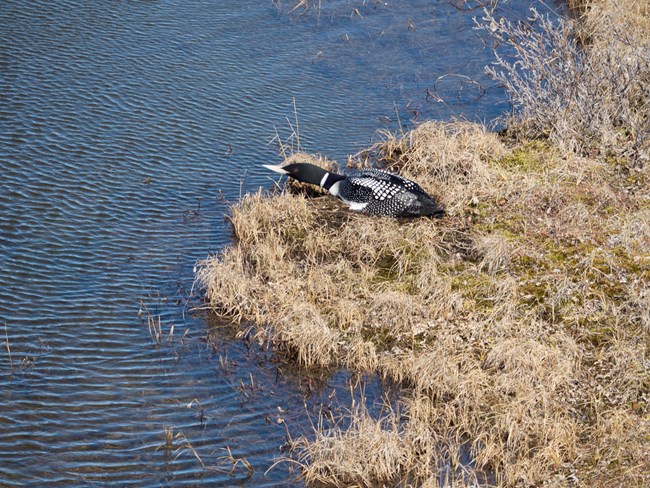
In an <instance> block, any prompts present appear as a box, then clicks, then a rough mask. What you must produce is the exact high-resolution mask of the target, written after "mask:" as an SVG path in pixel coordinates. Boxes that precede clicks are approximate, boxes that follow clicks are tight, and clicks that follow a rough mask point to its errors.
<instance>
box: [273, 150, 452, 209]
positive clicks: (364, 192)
mask: <svg viewBox="0 0 650 488" xmlns="http://www.w3.org/2000/svg"><path fill="white" fill-rule="evenodd" d="M264 167H265V168H268V169H270V170H272V171H275V172H277V173H282V174H285V175H288V176H290V177H291V178H294V179H296V180H298V181H301V182H303V183H311V184H312V185H318V186H320V187H322V188H324V189H326V190H327V191H328V192H330V193H331V194H332V195H334V196H336V197H338V198H339V199H341V200H342V201H343V202H345V203H346V204H348V206H349V207H350V209H351V210H356V211H358V212H363V213H367V214H373V215H385V216H388V217H420V216H432V217H442V216H443V215H444V213H445V211H444V209H443V208H442V207H441V206H440V205H438V203H436V201H435V200H434V199H433V198H432V197H430V196H429V195H428V194H427V192H425V191H424V190H423V189H422V188H421V187H420V185H418V184H417V183H415V182H414V181H411V180H409V179H408V178H404V177H403V176H399V175H396V174H395V173H391V172H389V171H385V170H381V169H375V168H369V169H361V170H357V171H354V172H351V173H349V174H339V173H332V172H330V171H326V170H324V169H323V168H320V167H319V166H316V165H314V164H309V163H292V164H288V165H287V166H274V165H270V164H265V165H264Z"/></svg>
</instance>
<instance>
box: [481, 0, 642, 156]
mask: <svg viewBox="0 0 650 488" xmlns="http://www.w3.org/2000/svg"><path fill="white" fill-rule="evenodd" d="M628 3H632V2H628ZM605 4H606V5H605ZM638 8H639V9H641V8H642V7H640V6H639V7H638ZM645 11H646V14H647V7H645ZM625 12H629V11H627V10H626V9H621V8H619V5H618V4H617V3H616V2H612V1H610V2H605V1H603V2H593V4H590V7H589V9H588V13H587V14H585V19H586V20H585V21H582V22H578V21H576V20H573V19H567V18H560V19H558V20H556V21H551V20H550V19H549V18H548V17H546V16H544V15H541V14H539V13H538V12H537V11H536V10H534V9H532V10H531V15H530V18H529V19H527V21H524V22H517V23H512V22H510V21H507V20H504V19H500V20H497V19H495V18H494V17H493V15H492V14H491V13H490V12H489V11H488V10H485V17H484V18H483V20H482V22H480V23H478V24H477V26H478V28H479V29H482V30H484V31H486V32H487V33H488V35H489V36H490V37H491V38H493V39H494V41H495V46H496V47H495V55H496V62H495V64H494V65H493V66H490V67H488V68H486V71H487V73H488V74H489V75H490V76H491V77H493V78H494V79H495V80H497V81H499V82H500V83H501V84H502V85H503V86H504V87H505V89H506V92H507V93H508V94H509V96H510V98H511V101H512V105H513V114H512V116H511V117H510V118H509V119H508V121H507V125H508V127H509V129H510V130H511V133H514V134H517V135H520V136H523V137H524V138H532V137H548V138H550V140H551V141H552V142H553V143H555V144H558V145H560V146H561V147H563V148H568V149H571V150H574V151H576V152H579V153H583V154H596V153H600V154H603V155H607V154H615V155H616V156H618V157H625V158H627V159H629V160H630V161H632V162H634V163H635V164H638V161H647V160H648V158H650V153H649V151H650V129H649V127H650V37H649V36H648V35H647V34H644V35H640V34H638V35H635V33H636V32H637V31H636V30H634V29H631V28H630V22H629V21H628V20H629V19H632V18H635V17H634V16H632V15H626V14H625ZM640 18H641V19H643V17H640ZM645 19H646V20H645V21H640V22H644V24H645V25H646V26H648V25H650V21H648V20H647V19H648V17H647V15H646V17H645ZM638 32H644V30H643V29H639V30H638ZM580 39H583V40H587V41H588V45H586V46H585V45H584V44H583V45H581V44H580V42H579V41H580Z"/></svg>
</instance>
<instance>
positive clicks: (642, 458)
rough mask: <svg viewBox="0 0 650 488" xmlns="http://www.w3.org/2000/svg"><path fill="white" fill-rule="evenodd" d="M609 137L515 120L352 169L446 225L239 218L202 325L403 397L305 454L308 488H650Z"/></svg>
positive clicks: (384, 150) (328, 205)
mask: <svg viewBox="0 0 650 488" xmlns="http://www.w3.org/2000/svg"><path fill="white" fill-rule="evenodd" d="M585 11H587V12H588V10H585ZM582 22H583V25H586V26H592V25H593V24H590V23H589V22H591V21H589V19H588V18H585V19H584V20H583V21H582ZM590 28H592V27H590ZM598 32H602V31H595V30H592V31H590V38H591V39H592V41H591V42H592V44H591V45H590V46H591V47H587V49H598V48H599V47H598V43H597V42H596V41H597V35H596V34H597V33H598ZM639 39H640V38H639ZM639 42H641V41H639ZM608 49H609V47H608ZM586 66H589V65H588V64H587V65H586ZM646 74H647V73H645V74H644V73H643V72H642V73H641V75H642V76H645V75H646ZM511 88H512V90H517V87H516V86H513V87H511ZM626 93H627V95H626V96H628V95H629V98H628V101H629V104H628V105H629V107H631V109H630V110H632V109H635V110H632V112H634V113H633V114H632V115H631V117H641V119H642V118H643V117H646V119H645V120H648V119H647V103H648V100H647V99H643V96H644V95H643V93H638V92H626ZM513 95H517V93H513ZM635 100H636V101H635ZM625 103H627V102H625ZM635 103H636V104H637V105H634V104H635ZM644 104H645V105H644ZM635 107H636V108H635ZM601 108H602V107H601ZM626 110H627V109H626ZM644 110H645V111H646V112H645V115H644V112H643V111H644ZM632 112H630V113H632ZM567 113H568V112H567ZM571 113H573V112H571ZM641 119H638V118H629V119H625V120H630V121H638V120H641ZM540 120H542V119H540ZM610 120H611V121H612V122H611V124H612V125H611V127H609V130H613V131H615V132H617V134H618V135H616V136H615V137H612V138H608V137H604V136H603V134H605V133H606V132H605V131H604V129H603V131H594V132H590V133H589V136H588V138H586V139H583V140H579V141H577V142H576V140H573V139H571V135H572V134H573V132H569V133H568V134H567V138H566V139H562V134H561V133H560V132H556V133H554V132H553V130H551V129H547V130H544V131H540V130H539V126H536V125H534V124H531V123H529V120H527V119H525V118H522V116H521V115H518V116H517V117H516V118H513V119H511V120H510V122H509V131H508V133H507V134H506V135H497V134H494V133H490V132H488V131H486V130H485V129H484V128H483V127H481V126H478V125H474V124H468V123H462V124H461V123H453V124H452V123H447V124H443V123H433V122H429V123H425V124H422V125H420V126H419V127H417V128H416V129H414V130H413V131H411V132H409V133H407V134H406V135H404V136H401V137H394V136H392V135H390V134H386V135H385V138H384V140H383V142H381V143H380V144H377V145H376V146H375V147H373V148H371V149H369V151H368V153H367V154H365V155H361V156H360V159H359V160H357V161H355V162H354V163H355V164H368V162H367V160H369V159H372V160H373V162H374V163H376V164H379V165H381V166H384V167H387V168H389V169H393V170H395V171H398V172H399V173H400V174H402V175H404V176H407V177H410V178H412V179H415V180H417V181H418V182H419V183H420V184H421V185H422V186H423V187H424V188H425V190H427V191H428V192H430V193H431V194H434V195H437V196H438V197H439V199H440V200H441V202H442V203H443V204H444V205H445V207H446V208H447V210H448V216H447V217H446V218H444V219H442V220H436V221H432V220H422V219H421V220H412V221H406V222H399V221H395V220H392V219H385V218H372V217H368V216H363V215H358V214H353V213H351V212H349V211H347V210H345V209H344V208H343V206H342V205H341V204H339V203H338V202H336V201H334V200H333V199H332V198H329V197H327V196H324V197H321V196H319V195H318V194H317V193H313V192H310V191H309V190H306V189H305V188H302V187H291V188H290V189H289V190H288V191H286V192H284V193H282V194H280V195H272V194H268V193H265V192H263V191H260V192H258V193H256V194H253V195H247V196H245V197H244V198H243V199H242V200H241V201H240V202H239V203H237V204H236V205H234V206H233V207H232V211H231V216H230V218H231V221H232V225H233V229H234V233H235V236H236V238H237V239H236V243H234V244H233V245H232V246H230V247H229V248H227V249H225V250H224V251H223V252H222V253H220V254H219V255H217V256H214V257H211V258H209V259H207V260H205V261H204V262H203V263H202V266H201V267H200V269H199V271H198V276H197V277H198V280H199V281H200V283H201V284H202V286H204V287H205V288H206V290H207V297H208V300H209V305H210V306H211V308H213V309H214V310H215V312H217V313H219V314H221V315H224V316H227V317H228V318H231V319H235V320H238V321H240V322H241V323H242V324H243V325H244V326H245V327H252V331H253V333H254V334H255V336H256V337H257V339H259V340H260V341H263V342H271V343H273V344H274V346H275V347H277V348H279V349H284V350H286V351H288V352H289V353H290V354H291V355H292V356H293V357H294V358H295V360H296V361H298V362H300V363H301V364H304V365H309V366H337V367H346V368H350V369H352V370H358V371H368V372H377V373H378V374H380V375H381V376H382V377H383V378H385V379H386V380H388V381H391V382H394V383H396V384H398V385H400V386H401V387H402V389H403V391H402V395H401V399H400V401H399V405H398V406H396V407H395V406H393V407H392V408H388V409H387V410H386V411H385V413H384V415H383V416H382V417H381V418H379V419H376V418H373V417H371V416H370V415H369V414H368V413H367V411H366V410H365V409H364V408H363V406H357V407H356V408H355V409H353V411H352V413H351V418H350V419H349V422H346V423H345V425H346V427H345V428H333V429H324V428H317V429H316V431H315V432H314V435H313V436H312V437H310V438H309V439H301V440H300V441H298V442H297V443H296V445H295V451H294V453H293V457H294V459H295V460H297V461H298V462H299V463H301V465H302V474H303V476H304V477H305V479H306V480H307V481H309V482H325V483H328V484H331V485H335V486H348V485H356V486H381V484H382V483H384V484H388V485H400V486H406V485H408V484H412V485H417V486H438V485H443V484H445V483H447V484H450V483H453V484H455V485H457V486H465V485H467V484H469V483H471V482H472V481H473V480H474V479H475V477H478V478H479V479H481V478H482V477H483V475H482V473H487V474H486V475H485V476H486V477H487V478H488V479H489V480H491V481H492V482H493V483H495V484H498V485H505V486H516V485H539V484H548V485H557V486H564V485H566V484H570V483H572V482H577V483H578V484H579V485H581V486H618V485H621V484H624V483H625V484H631V485H633V486H634V485H636V486H641V485H643V484H644V482H645V483H647V482H648V481H649V480H648V476H649V473H648V465H649V463H650V459H649V453H648V447H647V446H648V442H649V439H650V426H649V422H648V413H649V412H648V395H649V392H650V375H649V372H648V370H649V367H650V366H649V359H648V348H649V338H650V287H649V285H648V284H649V283H650V197H649V195H650V179H649V178H650V174H649V172H650V165H649V164H648V162H647V159H646V153H645V152H644V151H645V150H646V148H647V146H646V145H645V142H644V141H645V140H644V134H643V130H644V126H643V125H639V126H634V127H632V126H631V125H629V126H622V125H620V124H621V123H624V122H625V120H623V119H620V118H616V117H612V118H611V119H610ZM602 121H603V122H602V124H605V123H606V119H605V118H603V119H602ZM635 123H636V122H635ZM617 124H619V125H617ZM603 127H604V125H603ZM634 131H637V132H634ZM621 133H623V134H626V137H623V136H621V135H620V134H621ZM630 141H632V142H630ZM628 143H629V144H628ZM619 149H620V150H619ZM371 157H372V158H371ZM294 160H300V161H305V160H306V161H311V162H316V163H317V164H321V165H328V164H332V163H331V162H328V161H324V160H321V159H319V158H318V157H316V156H312V155H307V154H298V155H293V156H291V157H290V158H289V159H288V161H287V162H289V161H294ZM468 450H469V454H470V457H471V458H472V462H471V468H470V469H468V468H467V462H461V460H462V459H463V458H464V457H466V456H467V453H468Z"/></svg>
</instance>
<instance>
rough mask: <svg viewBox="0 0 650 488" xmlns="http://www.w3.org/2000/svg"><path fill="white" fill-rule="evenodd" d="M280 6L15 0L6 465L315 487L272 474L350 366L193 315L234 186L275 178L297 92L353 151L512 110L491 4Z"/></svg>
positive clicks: (1, 185)
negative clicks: (488, 72) (489, 26)
mask: <svg viewBox="0 0 650 488" xmlns="http://www.w3.org/2000/svg"><path fill="white" fill-rule="evenodd" d="M281 3H282V6H281V7H278V5H277V2H269V1H268V0H264V1H262V0H241V1H237V2H213V1H207V0H196V1H189V2H188V1H177V0H168V1H155V2H154V1H129V2H127V1H116V2H78V1H72V0H60V1H57V2H46V1H42V0H40V1H31V2H27V1H24V0H22V1H19V0H4V1H3V2H2V4H1V5H0V337H1V338H2V339H3V340H2V347H1V348H0V399H1V401H0V485H2V486H65V487H69V486H104V485H107V486H108V485H113V486H184V485H196V484H198V483H209V484H210V486H232V485H233V484H241V485H244V486H301V482H300V481H299V480H297V479H296V472H295V470H294V471H292V470H291V466H290V465H287V464H284V465H280V466H278V467H276V468H274V469H272V470H271V471H269V472H268V473H266V471H267V470H268V468H269V467H270V466H271V465H272V464H273V462H274V460H275V459H276V458H277V457H278V456H280V455H281V454H282V452H281V450H280V448H281V446H283V444H284V443H285V440H286V435H287V430H286V429H287V426H288V427H289V429H290V431H291V432H292V435H294V436H297V435H299V434H300V433H302V432H309V425H310V418H309V415H307V412H313V411H315V409H316V407H317V406H318V405H319V402H320V401H321V400H322V399H323V398H327V397H328V395H329V394H330V393H331V391H338V392H339V396H340V397H341V398H345V393H344V392H345V391H346V390H347V387H346V383H347V381H348V375H347V374H345V373H344V372H333V373H330V374H326V375H325V376H324V377H319V376H318V375H316V374H314V373H313V372H305V371H300V369H299V368H298V369H291V368H288V367H286V365H285V364H284V363H283V362H282V361H281V359H280V358H277V357H276V356H275V355H273V354H272V352H269V351H261V350H259V349H258V348H256V347H255V346H254V345H252V344H248V343H247V342H246V341H242V340H239V339H235V337H234V333H233V331H232V330H231V329H230V328H229V327H227V326H219V327H217V326H215V325H214V324H211V323H210V322H209V321H207V320H206V318H205V317H204V316H203V315H201V314H198V315H197V314H192V313H190V312H189V309H190V308H191V307H192V306H193V305H196V304H197V302H196V301H195V300H194V299H193V297H194V295H195V292H196V290H192V281H193V272H192V268H193V266H194V264H195V262H196V261H197V260H198V259H202V258H204V257H206V256H207V255H208V254H209V253H213V252H216V251H217V250H219V249H220V248H222V247H223V246H225V245H227V244H228V243H229V242H231V239H232V236H231V232H230V229H229V227H228V224H227V221H225V220H224V217H223V216H224V214H225V213H227V210H228V203H229V202H233V201H236V200H237V199H238V198H239V197H240V195H241V194H243V193H245V192H248V191H255V190H256V189H257V188H259V187H260V186H264V187H271V186H272V183H271V181H270V180H269V179H268V176H269V175H268V174H267V173H266V172H265V171H262V170H260V164H262V163H269V162H278V161H279V156H278V153H277V145H276V144H275V143H272V142H271V141H272V139H273V138H274V136H275V135H276V132H277V134H279V135H280V137H282V138H284V139H286V138H287V137H288V136H289V134H290V133H291V129H290V126H289V124H290V123H291V124H292V125H294V126H295V114H294V104H295V111H296V112H297V117H298V121H299V127H298V128H299V131H300V143H301V148H302V149H304V150H307V151H310V152H320V153H322V154H324V155H327V156H329V157H331V158H335V159H338V160H339V161H341V162H342V161H343V160H344V159H345V158H346V156H347V155H348V154H353V153H355V152H356V151H358V150H359V149H362V148H364V147H367V146H368V145H369V144H370V143H372V142H373V140H375V139H376V137H377V136H375V132H376V131H377V130H378V129H381V128H389V129H391V130H393V131H399V130H404V129H407V128H409V127H412V126H413V125H414V124H415V123H417V121H419V120H424V119H427V118H437V119H449V118H450V117H458V118H466V119H469V120H479V121H485V122H487V123H489V122H490V121H493V120H494V119H495V118H496V117H497V116H499V115H501V114H503V113H504V112H505V111H507V110H508V108H509V107H508V104H507V100H506V98H505V96H504V94H503V93H502V92H501V90H500V89H499V87H497V86H495V85H494V84H493V83H492V82H491V81H490V80H488V79H486V78H485V77H484V76H483V74H482V68H483V66H484V65H486V64H488V63H489V62H490V61H491V59H492V58H491V54H490V51H489V50H488V49H485V48H484V42H483V40H481V39H480V37H479V36H478V34H477V32H476V31H474V30H473V29H472V26H473V20H472V19H473V17H474V16H476V15H480V10H474V11H462V10H461V9H458V8H456V7H454V6H453V5H451V4H450V2H447V1H416V0H402V1H400V2H361V1H357V2H353V1H331V2H327V1H324V2H323V6H322V10H321V12H320V15H319V14H318V12H316V11H314V10H312V11H311V12H308V13H303V12H302V11H301V10H298V11H295V12H293V13H290V10H291V7H292V5H290V4H291V2H290V1H288V0H285V1H284V2H281ZM313 3H315V2H312V4H313ZM455 3H456V5H461V4H462V5H466V4H463V3H462V2H455ZM470 3H471V2H470ZM515 4H516V5H515ZM527 6H528V3H527V2H500V6H499V8H500V12H501V13H502V14H504V15H507V16H508V17H509V18H523V16H525V13H526V8H527ZM355 8H356V9H357V11H355V10H354V9H355ZM440 98H442V99H443V100H442V101H440ZM294 128H296V127H294ZM296 144H297V143H296V142H295V141H294V145H296ZM296 148H297V146H296ZM149 318H151V319H153V320H155V321H156V323H157V320H158V318H159V319H160V324H161V325H160V327H161V330H162V333H163V337H162V338H161V339H160V340H159V341H157V340H156V339H155V336H154V337H153V338H152V334H151V332H150V328H149V327H148V325H147V321H148V319H149ZM172 327H173V330H172ZM157 342H160V343H159V344H158V343H157ZM314 384H317V385H318V388H314V386H313V385H314ZM377 390H378V387H377V386H376V385H375V387H374V388H369V389H368V390H367V391H366V396H372V395H373V392H375V393H377V394H378V392H377ZM315 391H316V392H317V393H314V392H315ZM342 392H343V393H342ZM305 401H306V402H307V403H306V406H305V403H304V402H305ZM166 429H167V430H168V432H172V431H171V430H169V429H173V433H172V434H171V436H170V437H171V441H170V442H171V444H170V445H166V440H165V430H166ZM190 445H191V448H190ZM192 449H193V450H192ZM228 450H230V452H231V453H232V455H233V456H235V457H237V458H244V459H246V460H247V462H248V463H249V464H250V465H251V467H252V470H253V471H252V474H251V473H250V472H249V471H248V469H247V468H245V465H244V464H243V463H240V464H238V465H237V469H236V470H235V471H234V472H232V473H229V470H230V468H232V462H230V464H228V463H229V461H228V459H227V458H226V456H227V455H228V452H229V451H228ZM195 453H196V454H195ZM199 458H200V460H199ZM249 475H250V476H249Z"/></svg>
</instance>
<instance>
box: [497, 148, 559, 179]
mask: <svg viewBox="0 0 650 488" xmlns="http://www.w3.org/2000/svg"><path fill="white" fill-rule="evenodd" d="M555 156H556V150H555V149H554V148H553V147H552V146H551V145H550V144H549V143H548V142H545V141H529V142H526V143H524V144H521V145H520V146H518V147H517V148H515V149H514V150H513V151H512V152H511V153H510V154H508V155H506V156H504V157H502V158H501V159H499V160H497V161H496V163H497V164H498V165H499V166H502V167H504V168H508V169H511V170H514V171H520V172H522V173H538V172H540V171H543V170H544V169H547V168H549V167H550V162H552V161H554V160H555Z"/></svg>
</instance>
